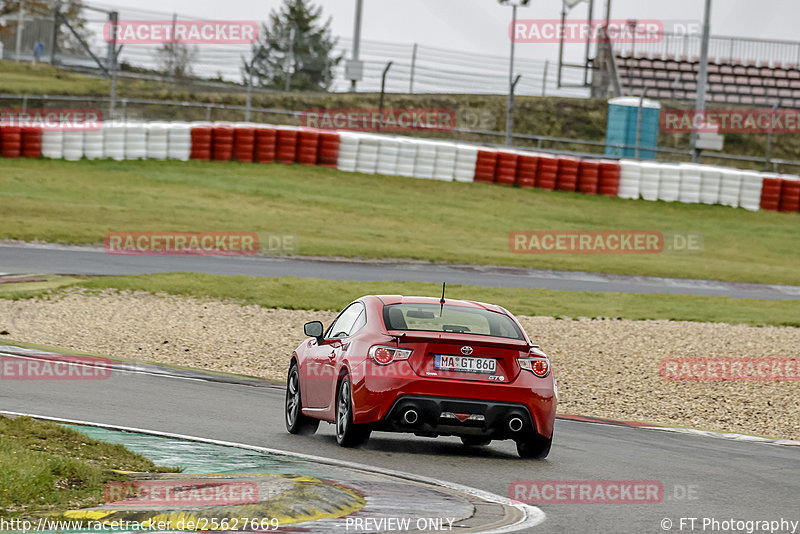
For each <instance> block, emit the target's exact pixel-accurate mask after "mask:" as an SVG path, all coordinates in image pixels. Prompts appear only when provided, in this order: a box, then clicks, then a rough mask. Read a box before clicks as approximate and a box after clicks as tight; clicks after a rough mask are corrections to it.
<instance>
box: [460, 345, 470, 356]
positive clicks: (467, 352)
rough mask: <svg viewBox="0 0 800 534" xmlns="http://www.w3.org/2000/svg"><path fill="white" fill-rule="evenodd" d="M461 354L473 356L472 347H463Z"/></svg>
mask: <svg viewBox="0 0 800 534" xmlns="http://www.w3.org/2000/svg"><path fill="white" fill-rule="evenodd" d="M461 354H463V355H464V356H469V355H470V354H472V347H467V346H463V347H461Z"/></svg>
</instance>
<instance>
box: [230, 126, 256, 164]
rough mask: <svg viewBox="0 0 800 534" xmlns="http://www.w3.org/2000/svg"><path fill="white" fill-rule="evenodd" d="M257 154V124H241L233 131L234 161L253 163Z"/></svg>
mask: <svg viewBox="0 0 800 534" xmlns="http://www.w3.org/2000/svg"><path fill="white" fill-rule="evenodd" d="M255 152H256V128H255V124H249V123H246V122H245V123H239V124H236V125H235V127H234V129H233V159H235V160H236V161H241V162H242V163H252V162H253V159H254V158H255Z"/></svg>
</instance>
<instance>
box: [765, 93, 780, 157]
mask: <svg viewBox="0 0 800 534" xmlns="http://www.w3.org/2000/svg"><path fill="white" fill-rule="evenodd" d="M778 102H780V101H778ZM778 102H775V104H773V105H772V113H771V114H770V120H769V133H768V134H767V154H766V157H765V159H766V166H765V167H764V168H765V169H767V170H769V164H770V162H771V161H772V134H773V133H774V131H773V130H774V128H773V125H774V124H775V111H777V109H778Z"/></svg>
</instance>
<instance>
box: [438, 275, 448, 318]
mask: <svg viewBox="0 0 800 534" xmlns="http://www.w3.org/2000/svg"><path fill="white" fill-rule="evenodd" d="M446 286H447V282H442V300H440V301H439V317H441V316H442V310H443V309H444V288H445V287H446Z"/></svg>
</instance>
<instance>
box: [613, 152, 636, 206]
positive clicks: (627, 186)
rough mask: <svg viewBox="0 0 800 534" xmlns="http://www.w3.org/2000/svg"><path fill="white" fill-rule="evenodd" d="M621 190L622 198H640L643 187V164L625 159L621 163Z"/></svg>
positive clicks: (619, 193) (620, 195) (618, 194)
mask: <svg viewBox="0 0 800 534" xmlns="http://www.w3.org/2000/svg"><path fill="white" fill-rule="evenodd" d="M619 166H620V170H619V192H618V193H617V196H618V197H620V198H628V199H636V198H639V195H640V193H641V188H642V164H641V163H640V162H638V161H634V160H630V159H623V160H622V161H620V163H619Z"/></svg>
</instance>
